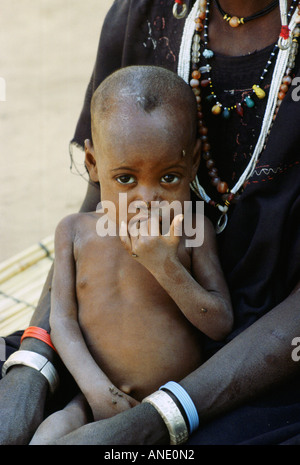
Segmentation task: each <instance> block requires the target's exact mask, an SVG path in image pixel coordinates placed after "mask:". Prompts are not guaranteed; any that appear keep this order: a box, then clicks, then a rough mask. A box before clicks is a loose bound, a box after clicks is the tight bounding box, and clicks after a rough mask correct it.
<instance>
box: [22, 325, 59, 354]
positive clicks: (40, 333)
mask: <svg viewBox="0 0 300 465" xmlns="http://www.w3.org/2000/svg"><path fill="white" fill-rule="evenodd" d="M26 337H33V338H35V339H39V340H40V341H43V342H45V344H48V346H50V347H51V349H53V350H55V352H56V349H55V347H54V345H53V344H52V342H51V338H50V334H49V333H48V332H47V331H46V330H45V329H43V328H38V327H37V326H29V327H28V328H27V329H25V331H24V333H23V336H22V337H21V342H22V341H23V339H25V338H26Z"/></svg>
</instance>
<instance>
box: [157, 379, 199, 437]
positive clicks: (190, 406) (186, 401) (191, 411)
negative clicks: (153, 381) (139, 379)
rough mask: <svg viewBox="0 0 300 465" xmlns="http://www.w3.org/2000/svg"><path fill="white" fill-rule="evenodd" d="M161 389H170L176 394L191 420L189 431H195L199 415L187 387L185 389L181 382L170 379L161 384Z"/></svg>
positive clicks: (189, 420)
mask: <svg viewBox="0 0 300 465" xmlns="http://www.w3.org/2000/svg"><path fill="white" fill-rule="evenodd" d="M160 389H162V390H165V389H166V390H168V391H170V392H172V394H174V396H175V397H176V399H177V400H178V402H179V403H180V405H181V406H182V408H183V410H184V412H185V414H186V417H187V419H188V422H189V432H190V434H191V433H193V431H195V430H196V429H197V428H198V427H199V415H198V412H197V410H196V407H195V405H194V402H193V401H192V399H191V398H190V396H189V395H188V393H187V392H186V390H185V389H183V387H182V386H180V384H178V383H175V382H174V381H169V382H168V383H167V384H165V385H164V386H161V387H160Z"/></svg>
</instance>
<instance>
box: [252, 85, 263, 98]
mask: <svg viewBox="0 0 300 465" xmlns="http://www.w3.org/2000/svg"><path fill="white" fill-rule="evenodd" d="M252 89H253V90H254V92H255V94H256V96H257V97H258V98H260V99H263V98H265V96H266V93H265V91H264V90H262V89H261V87H259V86H256V85H254V86H252Z"/></svg>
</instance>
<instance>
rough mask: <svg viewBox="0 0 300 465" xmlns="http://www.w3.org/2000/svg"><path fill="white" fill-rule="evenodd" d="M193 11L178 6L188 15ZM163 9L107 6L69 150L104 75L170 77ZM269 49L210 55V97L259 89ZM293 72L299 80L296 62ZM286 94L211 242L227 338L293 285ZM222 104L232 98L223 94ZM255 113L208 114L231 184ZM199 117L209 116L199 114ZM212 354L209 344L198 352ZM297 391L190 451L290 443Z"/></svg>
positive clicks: (299, 273) (294, 223)
mask: <svg viewBox="0 0 300 465" xmlns="http://www.w3.org/2000/svg"><path fill="white" fill-rule="evenodd" d="M193 3H194V2H193V1H187V5H188V8H189V9H190V8H191V7H192V5H193ZM172 5H173V0H116V1H115V2H114V4H113V6H112V8H111V10H110V12H109V13H108V15H107V17H106V20H105V23H104V26H103V29H102V34H101V37H100V42H99V49H98V55H97V59H96V64H95V68H94V72H93V75H92V77H91V81H90V84H89V86H88V89H87V93H86V98H85V102H84V106H83V110H82V113H81V116H80V119H79V121H78V125H77V129H76V132H75V135H74V139H73V142H74V143H77V144H78V145H81V146H82V145H83V141H84V139H86V138H91V133H90V111H89V105H90V99H91V95H92V93H93V91H94V90H95V89H96V87H97V86H98V85H99V84H100V82H101V81H102V80H103V79H104V78H105V77H106V76H107V75H109V74H110V73H111V72H113V71H114V70H116V69H118V68H120V67H123V66H128V65H134V64H146V65H158V66H164V67H166V68H168V69H170V70H173V71H174V72H176V70H177V65H178V52H179V47H180V41H181V36H182V30H183V27H184V20H180V21H178V20H176V19H174V18H173V16H172ZM270 51H271V46H270V47H268V48H266V49H264V50H262V51H258V52H256V53H254V54H252V55H250V56H247V57H237V58H228V57H221V56H218V55H217V56H215V58H214V60H213V75H212V77H213V82H214V84H215V87H216V89H217V91H220V92H224V89H225V90H226V91H231V90H233V91H234V92H233V93H234V94H237V93H238V92H241V90H242V91H245V90H247V89H248V90H249V88H251V87H252V85H253V84H255V83H258V79H259V77H260V74H261V72H262V70H263V67H264V64H265V63H266V60H267V59H268V56H269V53H270ZM296 70H297V72H296V74H297V75H299V56H298V59H297V66H296ZM270 76H271V73H270V74H269V75H268V76H267V78H266V80H265V86H266V87H268V85H269V82H270ZM292 90H293V88H291V89H290V91H289V93H288V95H287V96H286V98H285V99H284V102H283V104H282V106H281V108H280V111H279V114H278V117H277V119H276V121H275V123H274V126H273V128H272V131H271V134H270V137H269V140H268V143H267V147H266V149H265V150H264V152H263V153H262V155H261V157H260V159H259V162H258V165H257V167H256V170H255V173H254V175H253V176H252V178H251V179H250V182H249V185H248V186H247V188H246V189H245V191H244V192H243V194H242V196H241V198H240V199H239V201H238V203H237V204H236V205H235V206H234V207H233V209H232V210H231V213H230V218H229V224H228V226H227V228H226V229H225V231H224V232H223V233H222V234H221V235H220V236H218V241H219V246H220V256H221V261H222V265H223V268H224V271H225V275H226V278H227V280H228V284H229V287H230V291H231V295H232V299H233V304H234V309H235V327H234V331H233V333H232V334H231V335H230V337H229V338H228V340H230V339H232V338H233V337H234V336H236V335H237V334H238V333H240V332H241V331H242V330H244V329H245V328H246V327H248V326H249V325H251V324H252V323H253V322H254V321H256V320H257V319H258V318H260V317H261V316H262V315H264V314H265V313H267V312H268V311H270V310H271V309H272V308H273V307H275V306H276V305H277V304H279V303H280V302H281V301H283V300H284V299H285V298H286V297H287V296H288V295H289V294H290V292H291V291H292V289H293V288H294V287H295V286H296V284H297V283H298V282H299V281H300V266H299V265H300V234H299V231H300V224H299V223H300V195H299V194H300V156H299V142H300V137H299V136H300V134H299V128H300V104H299V103H297V102H294V101H293V99H292ZM221 97H222V98H225V95H222V96H221ZM226 98H229V99H230V98H231V97H230V92H229V93H228V94H227V97H226ZM264 105H265V102H263V101H260V102H259V103H257V106H256V108H255V109H254V110H249V111H248V110H245V118H244V119H243V120H241V119H240V118H239V117H238V116H237V115H232V117H231V118H230V119H229V120H228V121H225V120H224V119H222V118H219V119H216V118H214V119H213V117H209V116H208V120H207V124H208V126H209V134H210V142H211V144H212V152H213V157H214V159H215V160H216V162H217V166H218V167H219V171H220V174H221V178H223V179H225V180H227V181H228V182H230V183H232V184H234V182H235V180H236V179H238V178H239V175H240V174H241V172H242V170H243V169H244V167H245V166H246V164H247V162H248V160H249V156H250V152H251V147H249V145H254V144H255V141H256V139H257V137H258V133H259V127H260V124H261V120H262V117H263V114H264ZM246 112H247V113H246ZM205 113H206V114H207V115H209V111H208V110H207V111H206V112H205ZM204 171H205V167H204V166H203V164H201V166H200V172H199V174H200V177H201V178H203V183H204V184H205V187H207V188H209V184H208V181H207V176H202V173H204ZM205 174H206V173H205ZM214 195H215V194H214ZM207 214H209V215H211V214H212V212H210V211H207ZM219 347H220V345H217V344H215V343H210V342H209V341H208V343H207V351H208V352H207V353H208V354H210V353H213V352H215V351H216V350H217V349H218V348H219ZM237 356H238V354H237ZM299 392H300V391H299V380H296V381H295V382H293V383H292V382H289V383H287V385H286V386H284V387H282V388H281V389H277V390H275V391H274V392H273V393H272V395H271V394H270V395H268V396H264V397H262V398H261V399H259V400H257V401H256V402H254V403H251V404H249V405H246V406H243V407H242V408H240V409H237V410H235V411H234V412H230V413H229V414H227V415H224V416H223V417H222V418H220V419H218V420H216V421H214V422H213V423H212V424H211V425H207V426H206V427H203V428H201V430H200V431H199V432H198V433H197V434H196V435H194V437H193V438H192V439H191V443H193V444H195V443H196V444H222V443H224V444H227V443H228V444H232V443H233V444H238V443H243V444H279V443H284V442H287V441H289V439H290V438H292V437H295V438H297V435H298V433H300V408H299ZM291 441H292V439H291Z"/></svg>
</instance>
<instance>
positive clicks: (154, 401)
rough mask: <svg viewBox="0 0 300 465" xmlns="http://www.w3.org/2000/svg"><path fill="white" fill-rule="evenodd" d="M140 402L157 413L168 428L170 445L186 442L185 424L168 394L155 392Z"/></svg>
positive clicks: (186, 430)
mask: <svg viewBox="0 0 300 465" xmlns="http://www.w3.org/2000/svg"><path fill="white" fill-rule="evenodd" d="M142 402H148V403H149V404H151V405H153V407H154V408H155V409H156V410H157V411H158V413H159V414H160V416H161V417H162V419H163V420H164V422H165V424H166V426H167V428H168V431H169V435H170V444H171V445H179V444H183V443H185V442H186V441H187V439H188V428H187V425H186V422H185V420H184V418H183V416H182V414H181V412H180V410H179V408H178V407H177V405H176V403H175V402H174V401H173V399H172V398H171V397H170V396H169V394H167V393H166V392H164V391H156V392H154V393H153V394H150V396H147V397H145V399H143V401H142Z"/></svg>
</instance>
